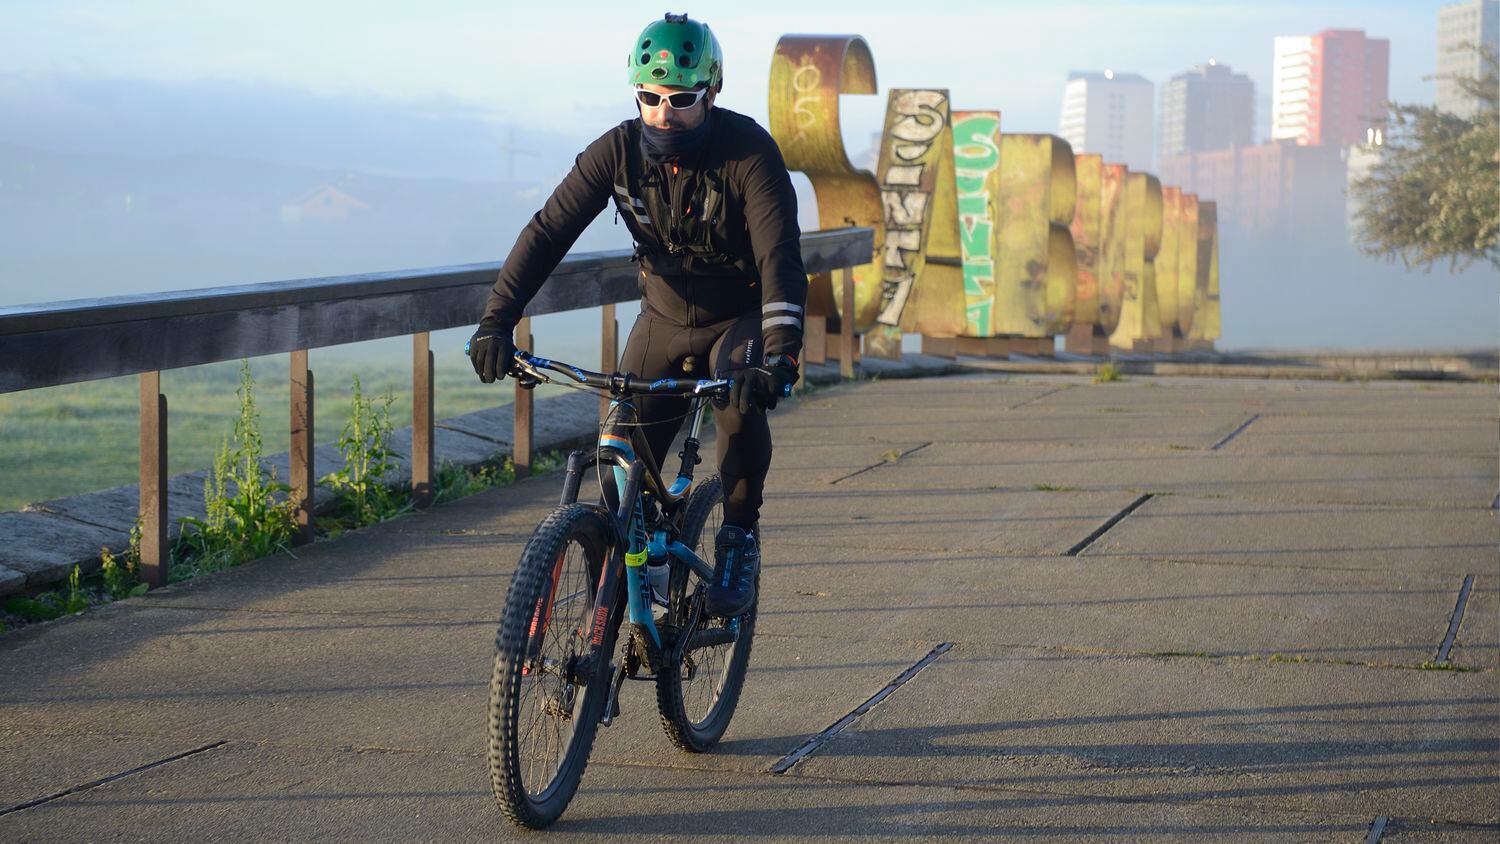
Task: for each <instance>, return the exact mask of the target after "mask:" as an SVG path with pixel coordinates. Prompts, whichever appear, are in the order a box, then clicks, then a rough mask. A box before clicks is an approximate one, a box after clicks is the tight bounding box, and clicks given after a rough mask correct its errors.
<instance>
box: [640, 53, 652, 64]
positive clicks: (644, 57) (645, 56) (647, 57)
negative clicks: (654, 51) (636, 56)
mask: <svg viewBox="0 0 1500 844" xmlns="http://www.w3.org/2000/svg"><path fill="white" fill-rule="evenodd" d="M650 63H651V54H650V53H641V64H650Z"/></svg>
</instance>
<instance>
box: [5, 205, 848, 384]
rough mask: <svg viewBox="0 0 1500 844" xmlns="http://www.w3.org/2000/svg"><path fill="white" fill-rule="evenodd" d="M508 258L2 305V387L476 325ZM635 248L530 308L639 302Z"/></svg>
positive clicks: (819, 261)
mask: <svg viewBox="0 0 1500 844" xmlns="http://www.w3.org/2000/svg"><path fill="white" fill-rule="evenodd" d="M873 249H874V232H873V230H871V229H869V228H849V229H836V230H832V231H818V232H808V233H806V234H804V235H803V236H802V261H803V264H804V265H805V266H806V268H807V271H808V272H810V273H818V272H827V271H829V270H833V269H837V268H842V267H848V266H853V265H856V264H859V263H864V262H868V261H869V256H870V254H871V252H872V251H873ZM499 269H500V264H498V263H487V264H466V265H460V266H452V267H437V268H428V269H417V270H398V271H394V272H382V273H365V274H360V275H348V276H336V277H331V278H312V279H300V280H295V281H277V282H270V283H265V284H248V285H238V286H232V287H218V288H209V289H203V290H181V291H173V292H169V293H151V294H142V295H136V296H114V297H108V298H102V299H78V300H73V301H67V302H50V303H44V304H38V305H22V306H18V307H9V308H0V393H10V392H17V391H20V390H31V389H36V388H38V387H50V386H54V385H58V384H71V383H76V382H79V381H93V380H97V379H100V378H113V377H117V376H121V375H134V374H137V373H141V372H153V371H160V370H163V369H177V368H180V367H185V366H198V365H201V364H206V363H216V362H219V361H225V360H234V359H237V358H242V357H258V356H261V355H271V354H281V353H285V352H293V351H298V350H301V349H315V348H321V347H325V346H337V345H341V344H344V343H356V342H359V341H362V340H375V339H380V338H383V337H399V336H401V335H405V334H414V333H417V332H423V331H438V330H441V329H445V328H454V327H457V326H462V325H472V324H473V323H474V322H476V321H477V320H478V318H479V313H480V311H481V310H482V308H483V306H484V300H485V296H486V295H487V293H488V292H489V288H490V285H491V284H493V283H494V279H495V274H496V273H497V272H498V271H499ZM638 272H639V270H638V268H637V266H636V265H635V264H634V263H633V262H632V261H631V258H630V252H629V251H628V250H617V251H611V252H592V253H585V254H579V255H570V256H568V257H567V258H564V259H563V261H562V263H561V264H559V265H558V268H557V270H556V271H555V272H553V274H552V275H551V276H550V277H549V279H548V283H547V284H546V285H545V286H543V288H542V290H541V293H540V294H538V296H537V297H536V299H534V300H533V301H532V302H531V305H530V306H529V307H527V309H526V314H527V316H539V315H542V314H550V313H559V312H562V311H571V310H578V309H580V308H591V307H599V306H601V305H610V304H615V303H619V302H630V301H635V300H637V299H639V298H640V288H639V283H638V278H637V275H638Z"/></svg>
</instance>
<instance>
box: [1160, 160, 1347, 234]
mask: <svg viewBox="0 0 1500 844" xmlns="http://www.w3.org/2000/svg"><path fill="white" fill-rule="evenodd" d="M1344 158H1345V150H1344V148H1342V147H1337V146H1331V145H1319V146H1307V145H1299V144H1296V143H1293V142H1291V141H1279V142H1275V143H1269V144H1260V145H1258V146H1248V147H1235V148H1233V149H1223V150H1211V151H1209V152H1195V153H1188V154H1187V155H1180V156H1173V157H1171V158H1163V159H1162V160H1161V162H1160V163H1159V164H1158V170H1159V172H1160V175H1161V181H1162V184H1166V185H1179V186H1181V187H1182V190H1183V191H1184V192H1189V193H1196V194H1198V195H1199V196H1200V197H1204V198H1208V199H1213V200H1216V201H1217V202H1218V209H1219V225H1220V226H1221V227H1223V228H1224V229H1226V230H1229V231H1233V232H1235V233H1238V234H1240V235H1244V236H1248V237H1252V238H1277V239H1286V240H1306V239H1309V238H1339V239H1343V238H1344V237H1346V236H1347V234H1346V211H1345V207H1344V190H1345V185H1346V182H1347V179H1348V171H1347V167H1346V165H1345V161H1344Z"/></svg>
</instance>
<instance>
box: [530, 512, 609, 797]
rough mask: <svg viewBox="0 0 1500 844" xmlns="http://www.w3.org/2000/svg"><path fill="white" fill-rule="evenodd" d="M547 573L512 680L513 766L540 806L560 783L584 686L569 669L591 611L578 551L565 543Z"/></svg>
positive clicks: (582, 650) (585, 568)
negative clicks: (514, 689) (514, 697)
mask: <svg viewBox="0 0 1500 844" xmlns="http://www.w3.org/2000/svg"><path fill="white" fill-rule="evenodd" d="M552 574H553V577H552V578H551V580H550V582H549V583H545V584H543V586H542V588H541V590H540V594H539V595H538V598H537V601H536V604H535V609H534V610H533V615H532V620H531V624H530V627H529V635H528V638H527V640H526V643H525V646H524V649H523V650H522V652H521V654H520V656H521V660H522V662H521V670H520V671H518V672H517V677H516V679H515V682H516V683H517V684H518V686H519V688H518V690H517V691H518V694H517V699H518V704H517V707H516V732H515V740H516V756H517V763H518V768H519V773H520V775H521V776H520V779H521V783H522V785H523V786H524V787H525V789H526V793H527V794H528V795H529V796H530V797H531V799H532V800H533V801H536V802H543V801H545V800H546V799H547V798H548V797H549V796H550V795H551V792H552V791H553V790H554V789H555V788H556V786H557V785H558V784H559V782H560V781H561V780H563V779H564V777H562V776H561V774H562V773H563V771H564V769H565V767H566V766H567V764H568V762H569V758H568V756H569V754H568V751H569V750H570V749H571V747H572V745H573V738H574V735H575V733H576V730H577V727H578V726H579V718H580V717H581V716H582V714H583V708H584V705H583V704H584V697H585V693H586V692H587V690H588V681H589V678H588V677H580V676H577V672H576V670H575V669H576V666H577V663H578V661H579V660H581V659H582V658H583V657H585V656H587V655H588V650H589V642H588V633H589V621H590V617H591V615H592V610H593V588H592V587H593V579H592V577H591V576H590V572H589V564H588V554H587V552H586V551H585V549H584V547H583V546H582V545H580V544H579V543H578V542H576V541H572V540H570V541H569V542H568V544H567V545H566V546H565V547H564V548H563V549H562V550H561V551H560V552H559V553H558V555H557V557H556V558H555V561H554V564H553V571H552Z"/></svg>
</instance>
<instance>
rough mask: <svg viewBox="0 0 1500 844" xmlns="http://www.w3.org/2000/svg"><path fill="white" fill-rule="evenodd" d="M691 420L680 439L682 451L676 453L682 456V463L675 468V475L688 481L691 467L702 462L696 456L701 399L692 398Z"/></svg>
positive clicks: (700, 422)
mask: <svg viewBox="0 0 1500 844" xmlns="http://www.w3.org/2000/svg"><path fill="white" fill-rule="evenodd" d="M692 415H693V421H692V422H690V423H688V433H687V437H685V438H684V439H683V441H682V451H681V452H680V453H679V454H678V455H677V456H678V457H681V458H682V465H681V466H680V467H679V468H678V469H677V477H678V478H685V479H687V480H689V481H691V480H692V478H693V467H694V466H697V465H698V464H699V463H701V462H702V460H700V459H699V458H698V432H699V431H700V430H702V428H703V399H702V398H696V399H694V400H693V410H692Z"/></svg>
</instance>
